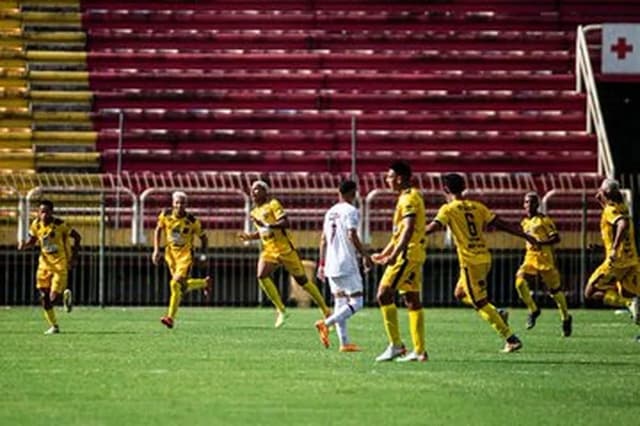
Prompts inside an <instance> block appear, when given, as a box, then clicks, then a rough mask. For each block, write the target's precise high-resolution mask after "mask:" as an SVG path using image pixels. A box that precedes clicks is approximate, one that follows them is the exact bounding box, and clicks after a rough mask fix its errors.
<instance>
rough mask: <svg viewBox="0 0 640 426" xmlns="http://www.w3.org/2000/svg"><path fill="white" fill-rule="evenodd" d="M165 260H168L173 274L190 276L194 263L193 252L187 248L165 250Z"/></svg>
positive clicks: (184, 276)
mask: <svg viewBox="0 0 640 426" xmlns="http://www.w3.org/2000/svg"><path fill="white" fill-rule="evenodd" d="M164 260H165V262H167V266H168V267H169V272H171V276H172V277H174V276H176V275H178V276H180V277H183V278H188V277H189V276H190V274H191V266H192V265H193V253H192V252H191V250H187V249H179V250H176V249H170V248H166V249H165V251H164Z"/></svg>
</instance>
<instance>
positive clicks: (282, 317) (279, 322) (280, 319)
mask: <svg viewBox="0 0 640 426" xmlns="http://www.w3.org/2000/svg"><path fill="white" fill-rule="evenodd" d="M287 319H289V313H288V312H278V316H277V317H276V324H275V327H276V328H280V327H282V326H283V325H284V323H285V322H287Z"/></svg>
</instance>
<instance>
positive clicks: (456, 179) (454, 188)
mask: <svg viewBox="0 0 640 426" xmlns="http://www.w3.org/2000/svg"><path fill="white" fill-rule="evenodd" d="M442 183H443V185H444V186H445V187H446V188H447V189H449V191H450V192H451V193H453V194H461V193H462V191H464V190H465V188H466V185H465V183H464V178H463V177H462V176H460V175H459V174H457V173H447V174H446V175H443V176H442Z"/></svg>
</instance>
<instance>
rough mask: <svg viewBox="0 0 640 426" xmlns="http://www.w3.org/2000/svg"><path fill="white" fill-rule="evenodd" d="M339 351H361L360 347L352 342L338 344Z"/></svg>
mask: <svg viewBox="0 0 640 426" xmlns="http://www.w3.org/2000/svg"><path fill="white" fill-rule="evenodd" d="M340 352H362V348H361V347H360V346H358V345H355V344H353V343H345V344H344V345H342V346H340Z"/></svg>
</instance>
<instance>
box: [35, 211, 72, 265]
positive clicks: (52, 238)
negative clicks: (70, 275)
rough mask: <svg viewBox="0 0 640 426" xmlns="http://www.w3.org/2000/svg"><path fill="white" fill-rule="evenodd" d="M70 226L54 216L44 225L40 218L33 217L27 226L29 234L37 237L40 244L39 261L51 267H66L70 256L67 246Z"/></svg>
mask: <svg viewBox="0 0 640 426" xmlns="http://www.w3.org/2000/svg"><path fill="white" fill-rule="evenodd" d="M70 232H71V228H70V227H69V225H67V224H66V223H65V222H64V221H63V220H62V219H59V218H57V217H54V218H53V220H52V221H51V223H50V224H48V225H46V224H45V223H44V222H42V221H40V219H35V220H34V221H33V222H31V226H30V227H29V234H30V235H32V236H34V237H36V238H37V239H38V244H39V245H40V262H43V263H44V264H45V265H46V266H47V267H49V268H53V269H63V270H66V269H67V268H68V261H69V259H70V258H71V250H70V247H69V233H70Z"/></svg>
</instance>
